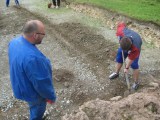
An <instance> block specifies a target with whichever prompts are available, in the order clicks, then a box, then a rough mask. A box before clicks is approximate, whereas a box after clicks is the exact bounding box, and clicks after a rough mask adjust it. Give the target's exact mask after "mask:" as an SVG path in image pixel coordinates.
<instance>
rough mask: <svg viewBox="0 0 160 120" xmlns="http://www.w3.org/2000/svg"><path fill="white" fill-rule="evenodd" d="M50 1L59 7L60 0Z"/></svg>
mask: <svg viewBox="0 0 160 120" xmlns="http://www.w3.org/2000/svg"><path fill="white" fill-rule="evenodd" d="M52 2H53V6H54V7H56V8H59V7H60V0H52Z"/></svg>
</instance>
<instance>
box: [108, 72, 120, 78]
mask: <svg viewBox="0 0 160 120" xmlns="http://www.w3.org/2000/svg"><path fill="white" fill-rule="evenodd" d="M117 77H119V74H118V73H116V72H114V73H112V74H111V75H110V76H109V79H115V78H117Z"/></svg>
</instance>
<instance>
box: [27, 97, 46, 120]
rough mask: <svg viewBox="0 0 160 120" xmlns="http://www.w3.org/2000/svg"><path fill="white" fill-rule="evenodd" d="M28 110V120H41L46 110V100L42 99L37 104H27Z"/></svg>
mask: <svg viewBox="0 0 160 120" xmlns="http://www.w3.org/2000/svg"><path fill="white" fill-rule="evenodd" d="M28 104H29V109H30V120H42V117H43V115H44V112H45V110H46V100H45V99H42V100H39V101H38V102H28Z"/></svg>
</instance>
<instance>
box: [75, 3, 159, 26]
mask: <svg viewBox="0 0 160 120" xmlns="http://www.w3.org/2000/svg"><path fill="white" fill-rule="evenodd" d="M74 2H76V3H86V4H91V5H96V6H99V7H102V8H105V9H110V10H112V11H116V12H118V13H121V14H124V15H127V16H129V17H131V18H135V19H138V20H142V21H152V22H154V23H157V24H159V25H160V0H75V1H74Z"/></svg>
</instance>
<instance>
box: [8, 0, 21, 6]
mask: <svg viewBox="0 0 160 120" xmlns="http://www.w3.org/2000/svg"><path fill="white" fill-rule="evenodd" d="M9 2H10V0H6V6H7V7H8V6H9ZM15 3H16V5H19V1H18V0H15Z"/></svg>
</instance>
